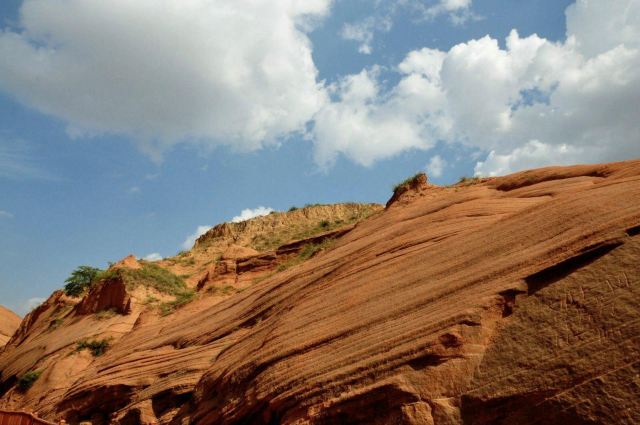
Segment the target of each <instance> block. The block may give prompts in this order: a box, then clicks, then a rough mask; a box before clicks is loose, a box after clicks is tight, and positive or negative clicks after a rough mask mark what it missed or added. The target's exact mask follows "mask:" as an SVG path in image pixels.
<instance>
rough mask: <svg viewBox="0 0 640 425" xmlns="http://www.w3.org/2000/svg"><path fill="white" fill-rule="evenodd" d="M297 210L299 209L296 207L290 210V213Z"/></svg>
mask: <svg viewBox="0 0 640 425" xmlns="http://www.w3.org/2000/svg"><path fill="white" fill-rule="evenodd" d="M297 210H298V207H296V206H295V205H294V206H292V207H290V208H289V212H294V211H297Z"/></svg>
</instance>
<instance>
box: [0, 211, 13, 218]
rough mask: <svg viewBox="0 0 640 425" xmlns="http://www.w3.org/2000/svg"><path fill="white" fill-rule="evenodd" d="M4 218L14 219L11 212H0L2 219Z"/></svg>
mask: <svg viewBox="0 0 640 425" xmlns="http://www.w3.org/2000/svg"><path fill="white" fill-rule="evenodd" d="M2 218H13V214H11V213H10V212H9V211H5V210H0V219H2Z"/></svg>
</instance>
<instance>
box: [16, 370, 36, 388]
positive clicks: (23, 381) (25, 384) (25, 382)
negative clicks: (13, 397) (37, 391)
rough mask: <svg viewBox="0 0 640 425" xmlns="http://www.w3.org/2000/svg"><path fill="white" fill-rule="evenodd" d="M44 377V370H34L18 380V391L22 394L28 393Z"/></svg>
mask: <svg viewBox="0 0 640 425" xmlns="http://www.w3.org/2000/svg"><path fill="white" fill-rule="evenodd" d="M40 375H42V370H32V371H30V372H27V373H25V374H24V375H22V376H21V377H20V378H18V389H19V390H20V391H22V392H25V391H27V390H28V389H29V388H31V387H32V386H33V384H34V383H35V382H36V381H37V380H38V378H40Z"/></svg>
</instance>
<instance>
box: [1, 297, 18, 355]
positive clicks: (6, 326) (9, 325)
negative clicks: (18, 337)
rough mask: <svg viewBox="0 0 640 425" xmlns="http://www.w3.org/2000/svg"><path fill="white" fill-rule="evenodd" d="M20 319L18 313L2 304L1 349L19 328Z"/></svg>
mask: <svg viewBox="0 0 640 425" xmlns="http://www.w3.org/2000/svg"><path fill="white" fill-rule="evenodd" d="M20 321H21V319H20V317H19V316H18V315H17V314H15V313H14V312H13V311H11V310H9V309H7V308H5V307H3V306H1V305H0V351H2V348H3V347H4V346H5V344H6V343H7V342H8V341H9V339H11V336H12V335H13V333H14V332H15V331H16V329H18V326H20Z"/></svg>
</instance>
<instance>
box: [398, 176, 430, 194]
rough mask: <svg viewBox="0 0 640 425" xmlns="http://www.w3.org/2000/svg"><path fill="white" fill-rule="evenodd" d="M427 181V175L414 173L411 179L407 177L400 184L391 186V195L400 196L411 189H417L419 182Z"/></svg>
mask: <svg viewBox="0 0 640 425" xmlns="http://www.w3.org/2000/svg"><path fill="white" fill-rule="evenodd" d="M426 181H427V175H426V174H425V173H422V172H420V173H416V174H414V175H413V176H411V177H407V178H406V179H404V180H403V181H401V182H400V183H398V184H396V185H395V186H393V193H394V194H400V193H404V192H406V191H407V190H409V189H410V188H412V187H417V186H418V185H419V184H420V183H421V182H426Z"/></svg>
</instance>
